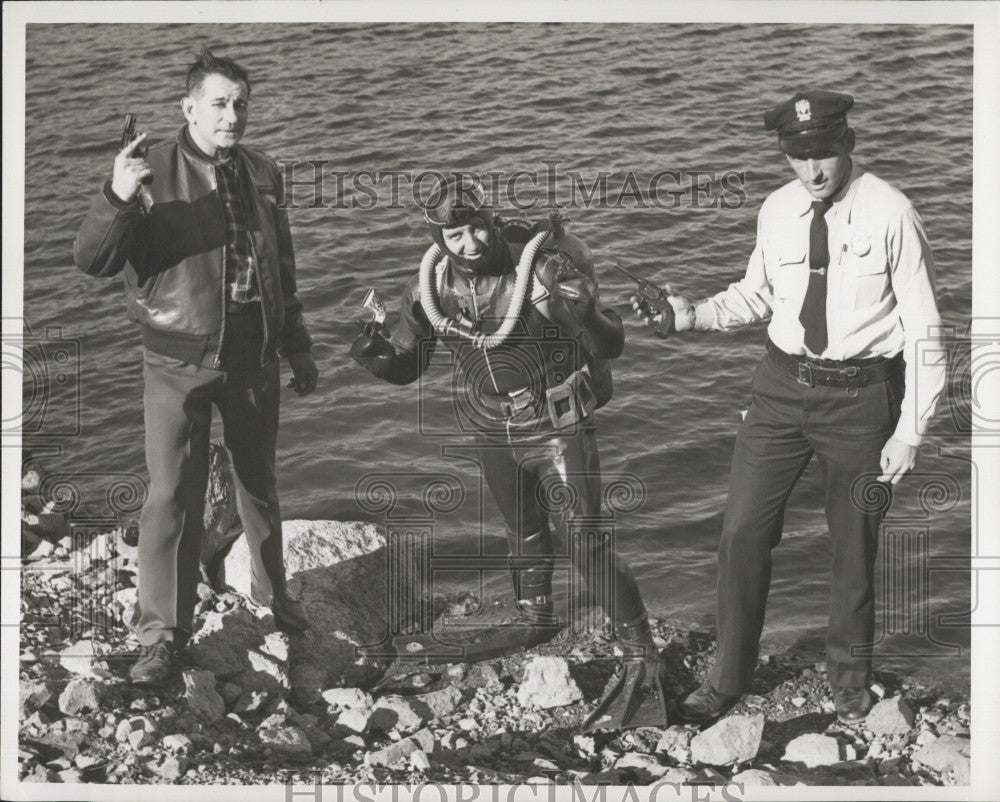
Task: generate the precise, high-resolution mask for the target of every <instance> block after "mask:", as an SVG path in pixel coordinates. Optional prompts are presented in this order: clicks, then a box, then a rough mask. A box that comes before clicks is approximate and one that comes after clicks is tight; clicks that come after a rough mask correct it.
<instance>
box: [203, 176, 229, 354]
mask: <svg viewBox="0 0 1000 802" xmlns="http://www.w3.org/2000/svg"><path fill="white" fill-rule="evenodd" d="M205 169H206V171H207V172H208V174H209V175H210V176H211V179H212V189H214V190H215V191H216V192H218V191H219V182H218V180H217V179H216V177H215V165H212V164H206V165H205ZM223 214H225V212H223ZM227 239H228V237H227ZM228 253H229V243H228V242H226V245H225V247H224V248H223V250H222V271H221V282H222V309H221V310H220V311H221V318H220V325H219V347H218V348H217V349H216V351H215V360H214V361H213V364H214V366H215V369H216V370H221V369H222V344H223V342H224V341H225V339H226V255H227V254H228Z"/></svg>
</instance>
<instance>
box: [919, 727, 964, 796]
mask: <svg viewBox="0 0 1000 802" xmlns="http://www.w3.org/2000/svg"><path fill="white" fill-rule="evenodd" d="M969 745H970V744H969V739H968V738H959V737H958V736H957V735H942V736H941V737H940V738H938V739H937V740H936V741H934V742H933V743H929V744H926V745H925V746H922V747H920V748H919V749H918V750H917V751H916V752H914V753H913V755H912V759H913V760H914V761H916V762H917V763H921V764H923V765H924V766H927V767H928V768H930V769H933V770H934V771H939V772H943V771H951V772H954V774H955V782H956V784H958V785H968V784H969Z"/></svg>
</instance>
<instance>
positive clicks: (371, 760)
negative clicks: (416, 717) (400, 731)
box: [365, 729, 435, 767]
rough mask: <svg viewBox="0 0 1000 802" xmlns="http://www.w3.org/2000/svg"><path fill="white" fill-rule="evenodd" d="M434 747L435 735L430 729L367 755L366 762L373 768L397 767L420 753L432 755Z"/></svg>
mask: <svg viewBox="0 0 1000 802" xmlns="http://www.w3.org/2000/svg"><path fill="white" fill-rule="evenodd" d="M434 746H435V740H434V733H432V732H431V731H430V730H429V729H422V730H420V731H419V732H415V733H413V735H411V736H410V737H408V738H403V739H402V740H401V741H396V743H394V744H389V745H388V746H387V747H385V748H384V749H379V750H377V751H375V752H369V753H368V754H367V755H365V762H366V763H368V764H369V765H372V766H386V767H390V766H395V765H397V764H399V763H402V762H403V761H404V760H407V759H408V758H409V757H410V756H411V755H413V754H414V753H416V752H418V751H420V752H423V753H424V754H425V755H428V754H430V753H432V752H433V751H434Z"/></svg>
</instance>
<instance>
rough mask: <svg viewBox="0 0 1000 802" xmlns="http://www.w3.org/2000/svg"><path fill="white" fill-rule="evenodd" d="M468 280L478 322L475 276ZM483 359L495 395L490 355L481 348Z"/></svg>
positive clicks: (498, 390) (496, 387)
mask: <svg viewBox="0 0 1000 802" xmlns="http://www.w3.org/2000/svg"><path fill="white" fill-rule="evenodd" d="M468 282H469V293H470V294H471V296H472V314H474V315H475V316H476V322H477V323H478V322H479V307H478V306H477V305H476V277H475V276H471V277H470V278H469V279H468ZM483 359H485V360H486V370H487V371H488V372H489V374H490V381H491V382H493V389H494V390H496V392H497V395H499V394H500V388H499V387H498V386H497V379H496V376H494V375H493V366H492V365H490V355H489V352H488V351H487V350H486V349H485V348H484V349H483Z"/></svg>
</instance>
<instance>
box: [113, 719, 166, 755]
mask: <svg viewBox="0 0 1000 802" xmlns="http://www.w3.org/2000/svg"><path fill="white" fill-rule="evenodd" d="M136 733H142V734H144V735H148V736H149V738H148V739H141V738H137V737H135V734H136ZM155 734H156V725H155V724H154V723H153V722H152V721H150V720H149V719H148V718H146V716H132V717H131V718H127V719H125V720H124V721H122V722H120V723H119V724H118V728H117V729H116V730H115V740H117V741H118V742H119V743H124V742H126V741H127V742H129V743H130V744H133V748H134V749H138V748H139V747H138V746H135V745H134V744H135V742H136V741H137V740H138V741H141V744H140V746H145V745H146V744H147V743H152V742H153V736H154V735H155Z"/></svg>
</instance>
